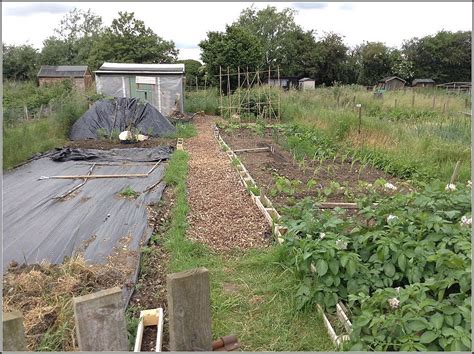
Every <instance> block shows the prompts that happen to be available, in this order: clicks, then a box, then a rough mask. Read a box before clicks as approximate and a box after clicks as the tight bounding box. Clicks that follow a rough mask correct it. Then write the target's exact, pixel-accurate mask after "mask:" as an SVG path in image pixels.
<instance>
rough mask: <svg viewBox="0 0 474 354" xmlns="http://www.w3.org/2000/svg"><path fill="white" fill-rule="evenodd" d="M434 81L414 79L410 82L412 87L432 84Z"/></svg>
mask: <svg viewBox="0 0 474 354" xmlns="http://www.w3.org/2000/svg"><path fill="white" fill-rule="evenodd" d="M434 83H435V82H434V80H433V79H415V80H413V82H412V85H416V84H434Z"/></svg>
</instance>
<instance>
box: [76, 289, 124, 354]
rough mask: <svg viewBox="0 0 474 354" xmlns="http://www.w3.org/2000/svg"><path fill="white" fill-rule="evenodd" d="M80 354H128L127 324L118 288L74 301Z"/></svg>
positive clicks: (121, 296) (80, 297)
mask: <svg viewBox="0 0 474 354" xmlns="http://www.w3.org/2000/svg"><path fill="white" fill-rule="evenodd" d="M73 305H74V319H75V323H76V334H77V341H78V344H79V350H81V351H127V350H128V338H127V324H126V322H125V304H124V302H123V295H122V290H121V289H120V288H119V287H118V286H116V287H114V288H111V289H107V290H102V291H99V292H96V293H94V294H89V295H84V296H79V297H74V298H73Z"/></svg>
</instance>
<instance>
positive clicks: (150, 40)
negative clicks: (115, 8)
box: [89, 12, 179, 68]
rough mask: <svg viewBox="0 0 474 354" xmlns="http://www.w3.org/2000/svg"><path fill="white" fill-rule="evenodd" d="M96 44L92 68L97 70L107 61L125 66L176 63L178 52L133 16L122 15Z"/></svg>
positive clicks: (91, 58) (90, 63) (120, 14)
mask: <svg viewBox="0 0 474 354" xmlns="http://www.w3.org/2000/svg"><path fill="white" fill-rule="evenodd" d="M118 14H119V17H118V18H116V19H114V20H113V21H112V24H111V25H110V27H107V28H106V29H105V31H104V33H103V34H101V35H100V37H99V39H98V40H97V41H94V43H93V46H92V49H91V53H90V60H89V65H91V66H92V67H93V68H98V67H99V66H100V65H101V64H102V63H103V62H105V61H117V62H122V63H150V64H153V63H174V62H176V60H177V56H178V52H179V51H178V49H176V47H175V44H174V42H173V41H166V40H164V39H163V38H161V37H159V36H158V35H157V34H156V33H155V32H153V30H152V29H151V28H150V27H147V26H146V25H145V23H144V22H143V21H141V20H138V19H136V18H135V15H134V13H133V12H131V13H129V12H119V13H118Z"/></svg>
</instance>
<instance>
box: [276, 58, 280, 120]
mask: <svg viewBox="0 0 474 354" xmlns="http://www.w3.org/2000/svg"><path fill="white" fill-rule="evenodd" d="M277 75H278V85H279V89H278V121H281V83H280V65H278V66H277Z"/></svg>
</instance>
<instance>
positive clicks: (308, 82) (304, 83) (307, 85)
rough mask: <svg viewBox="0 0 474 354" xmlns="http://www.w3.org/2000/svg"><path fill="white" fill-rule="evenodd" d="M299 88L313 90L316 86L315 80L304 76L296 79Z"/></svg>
mask: <svg viewBox="0 0 474 354" xmlns="http://www.w3.org/2000/svg"><path fill="white" fill-rule="evenodd" d="M298 84H299V88H300V89H301V90H314V89H315V88H316V86H315V85H316V81H315V80H314V79H310V78H309V77H304V78H302V79H301V80H299V81H298Z"/></svg>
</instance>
